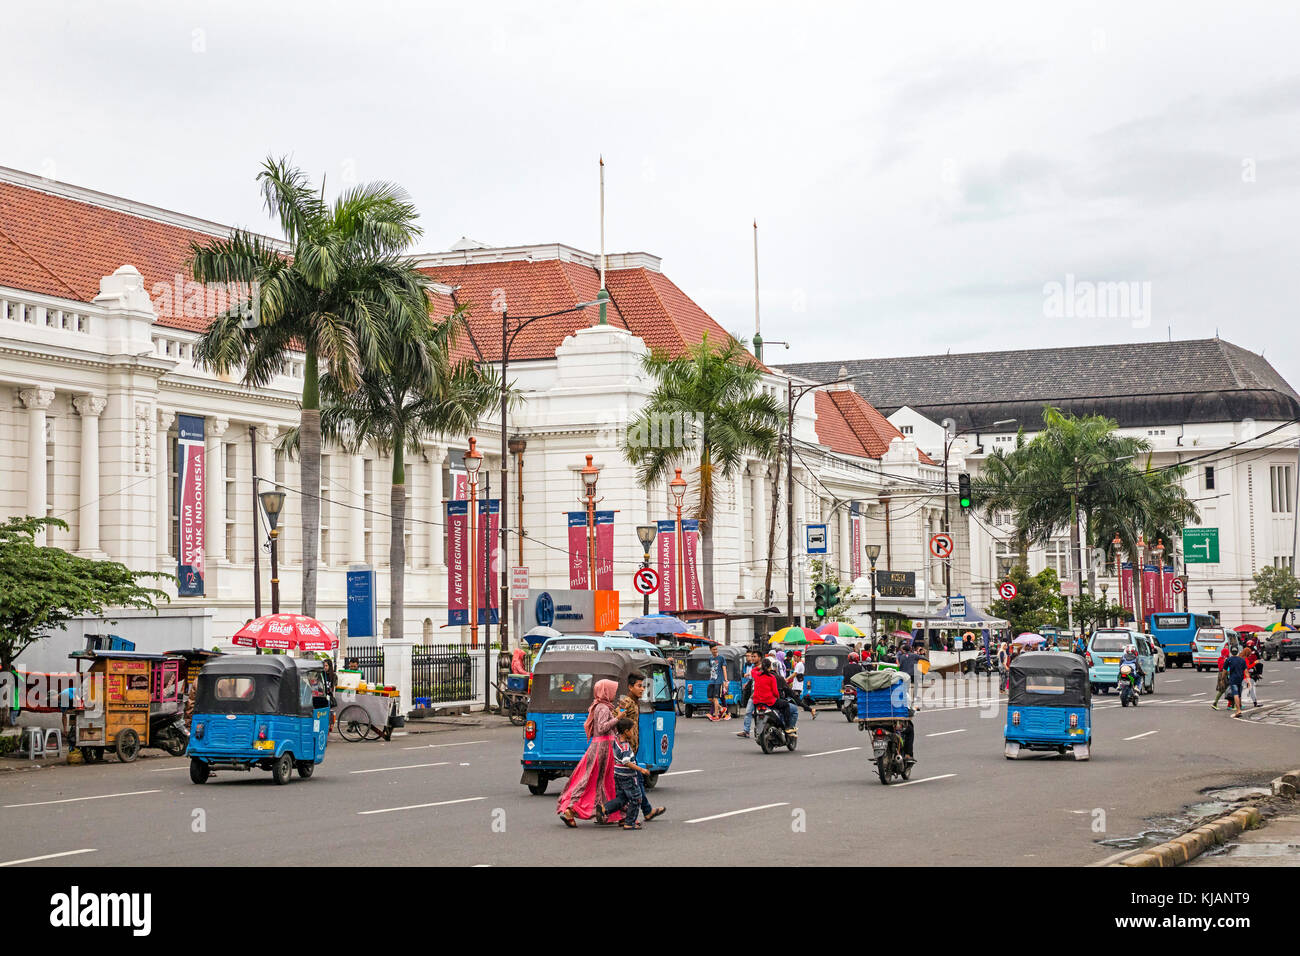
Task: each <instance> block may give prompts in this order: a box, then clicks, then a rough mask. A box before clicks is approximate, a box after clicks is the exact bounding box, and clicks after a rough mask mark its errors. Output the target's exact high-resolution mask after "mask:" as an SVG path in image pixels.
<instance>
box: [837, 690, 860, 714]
mask: <svg viewBox="0 0 1300 956" xmlns="http://www.w3.org/2000/svg"><path fill="white" fill-rule="evenodd" d="M840 713H842V714H843V715H844V719H845V720H847V721H848V722H849V723H853V721H855V720H857V718H858V691H857V688H855V687H852V686H849V687H846V688H844V698H843V700H842V701H841V702H840Z"/></svg>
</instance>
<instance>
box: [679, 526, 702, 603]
mask: <svg viewBox="0 0 1300 956" xmlns="http://www.w3.org/2000/svg"><path fill="white" fill-rule="evenodd" d="M682 538H683V541H682V556H683V560H684V561H685V564H686V567H685V569H684V571H683V573H682V578H683V585H682V586H683V587H685V588H686V600H685V601H684V602H683V604H682V610H689V611H698V610H700V609H701V608H703V607H704V596H703V595H702V594H701V592H700V574H699V563H700V562H699V551H700V523H699V521H697V520H695V519H694V518H692V519H690V520H689V521H683V522H682Z"/></svg>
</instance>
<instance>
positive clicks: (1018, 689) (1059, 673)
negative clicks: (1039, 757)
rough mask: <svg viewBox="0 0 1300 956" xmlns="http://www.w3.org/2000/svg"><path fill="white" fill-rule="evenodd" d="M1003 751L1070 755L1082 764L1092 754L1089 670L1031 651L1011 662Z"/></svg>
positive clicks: (1064, 657)
mask: <svg viewBox="0 0 1300 956" xmlns="http://www.w3.org/2000/svg"><path fill="white" fill-rule="evenodd" d="M1003 738H1004V752H1005V754H1006V757H1007V759H1008V760H1014V759H1015V758H1016V757H1018V756H1020V753H1021V751H1024V750H1054V751H1056V752H1057V753H1060V754H1064V753H1066V752H1067V751H1069V752H1070V753H1071V754H1073V756H1074V759H1075V760H1087V759H1088V758H1089V757H1090V756H1091V750H1092V688H1091V686H1090V684H1089V683H1088V665H1087V664H1085V663H1084V662H1083V661H1082V660H1080V659H1079V657H1078V656H1076V655H1074V654H1053V653H1050V652H1048V651H1030V652H1028V653H1024V654H1021V655H1020V656H1019V657H1017V658H1016V659H1015V660H1014V661H1013V662H1012V663H1011V675H1010V688H1009V690H1008V696H1007V725H1006V730H1005V731H1004V732H1003Z"/></svg>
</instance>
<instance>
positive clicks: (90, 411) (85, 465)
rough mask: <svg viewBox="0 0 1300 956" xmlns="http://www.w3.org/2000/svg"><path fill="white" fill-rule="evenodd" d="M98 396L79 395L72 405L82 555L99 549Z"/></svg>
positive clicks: (102, 401) (100, 403)
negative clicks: (77, 433) (77, 426)
mask: <svg viewBox="0 0 1300 956" xmlns="http://www.w3.org/2000/svg"><path fill="white" fill-rule="evenodd" d="M107 404H108V402H107V400H106V399H105V398H104V397H103V396H100V395H80V396H78V397H77V398H74V399H73V400H72V407H73V408H75V409H76V410H77V414H78V415H80V416H81V486H80V500H79V502H78V504H79V505H80V508H79V511H78V517H77V527H78V537H77V546H78V550H79V551H80V552H81V553H82V554H86V555H93V554H97V553H98V552H99V416H100V413H102V412H103V411H104V406H105V405H107Z"/></svg>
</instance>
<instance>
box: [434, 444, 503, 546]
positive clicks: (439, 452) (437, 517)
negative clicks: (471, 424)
mask: <svg viewBox="0 0 1300 956" xmlns="http://www.w3.org/2000/svg"><path fill="white" fill-rule="evenodd" d="M446 460H447V449H446V448H444V447H442V446H439V445H431V446H429V521H430V522H431V524H430V525H429V526H428V528H429V567H431V568H441V567H445V566H446V563H447V555H446V550H447V537H446V536H447V529H446V528H445V527H444V524H445V523H446V521H447V515H446V509H444V508H443V506H442V496H443V489H442V463H443V462H444V461H446ZM515 521H516V522H518V521H519V516H518V515H516V516H515Z"/></svg>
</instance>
